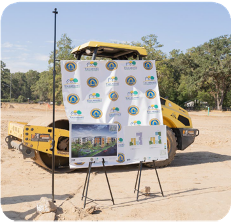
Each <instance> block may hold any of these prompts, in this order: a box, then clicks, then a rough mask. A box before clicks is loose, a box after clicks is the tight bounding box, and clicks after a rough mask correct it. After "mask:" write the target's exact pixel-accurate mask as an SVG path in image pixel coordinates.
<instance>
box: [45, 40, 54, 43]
mask: <svg viewBox="0 0 232 222" xmlns="http://www.w3.org/2000/svg"><path fill="white" fill-rule="evenodd" d="M46 42H48V43H54V41H51V40H48V41H46Z"/></svg>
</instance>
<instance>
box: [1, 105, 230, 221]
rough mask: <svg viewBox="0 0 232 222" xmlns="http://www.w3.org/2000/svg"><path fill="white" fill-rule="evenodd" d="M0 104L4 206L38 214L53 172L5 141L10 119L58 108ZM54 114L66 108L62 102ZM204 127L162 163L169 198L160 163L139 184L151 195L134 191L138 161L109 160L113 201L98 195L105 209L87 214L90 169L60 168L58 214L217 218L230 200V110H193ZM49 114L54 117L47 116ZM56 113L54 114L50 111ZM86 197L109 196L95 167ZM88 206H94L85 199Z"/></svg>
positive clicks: (19, 215) (17, 213) (15, 213)
mask: <svg viewBox="0 0 232 222" xmlns="http://www.w3.org/2000/svg"><path fill="white" fill-rule="evenodd" d="M12 105H13V107H10V106H9V104H2V108H1V198H2V199H1V207H2V210H3V212H4V214H5V215H6V216H7V217H9V218H10V219H12V220H37V219H39V216H38V215H37V213H36V205H37V202H38V201H39V199H40V198H41V197H49V198H51V173H50V172H48V171H46V170H44V169H43V168H41V167H39V166H38V165H36V164H35V163H34V162H33V160H31V159H23V156H22V155H21V154H20V153H19V152H18V151H13V150H8V149H7V146H6V143H5V141H4V139H5V137H6V136H7V123H8V121H22V122H23V121H25V122H29V121H30V120H32V119H34V118H36V117H38V116H44V115H46V114H47V115H48V116H49V114H51V113H52V111H51V109H49V108H47V111H46V106H45V105H22V104H21V105H19V104H12ZM56 115H57V116H59V115H65V113H64V108H63V107H57V111H56ZM190 115H191V118H192V121H193V126H194V127H195V128H198V129H199V130H200V135H199V136H198V137H197V138H196V140H195V142H194V144H192V145H191V146H190V147H188V148H187V149H186V150H185V151H178V152H177V155H176V157H175V159H174V161H173V162H172V163H171V165H170V166H169V167H166V168H162V169H158V173H159V176H160V180H161V183H162V187H163V191H164V195H165V197H162V196H161V194H160V192H159V186H158V183H157V179H156V175H155V171H154V169H150V168H146V167H144V168H143V171H142V181H141V188H144V187H145V186H150V187H151V192H152V193H155V196H153V197H145V196H140V198H139V201H138V202H137V201H136V195H135V194H134V192H133V188H134V183H135V179H136V173H137V167H138V165H137V164H135V165H128V166H116V167H107V171H108V177H109V180H110V184H111V188H112V192H113V195H114V199H115V205H112V202H111V201H96V202H94V203H92V204H89V206H90V205H93V204H95V203H96V204H98V205H99V206H100V210H98V211H97V212H96V213H95V214H86V213H84V212H83V210H82V209H81V208H82V206H83V202H82V201H81V200H80V198H81V193H82V189H83V183H84V179H85V176H86V169H82V170H76V171H74V172H72V173H68V174H56V175H55V200H56V201H57V202H56V205H57V206H58V210H57V212H56V219H57V220H80V219H82V220H94V221H96V220H219V219H221V218H223V217H224V216H226V214H227V213H228V211H229V209H230V203H231V183H230V181H231V113H230V112H211V113H210V116H207V112H204V111H201V112H191V113H190ZM49 118H51V117H49ZM51 120H52V118H51ZM90 179H91V181H90V187H89V193H88V196H89V197H91V198H93V199H108V198H110V194H109V191H108V188H107V183H106V180H105V175H104V174H103V172H102V170H101V168H95V169H93V173H92V174H91V178H90ZM87 206H88V205H87Z"/></svg>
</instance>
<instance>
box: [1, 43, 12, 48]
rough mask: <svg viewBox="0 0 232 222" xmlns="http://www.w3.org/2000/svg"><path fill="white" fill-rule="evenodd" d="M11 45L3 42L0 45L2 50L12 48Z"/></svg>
mask: <svg viewBox="0 0 232 222" xmlns="http://www.w3.org/2000/svg"><path fill="white" fill-rule="evenodd" d="M12 47H13V44H11V43H9V42H5V43H3V44H2V48H12Z"/></svg>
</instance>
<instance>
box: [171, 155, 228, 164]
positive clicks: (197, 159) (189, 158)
mask: <svg viewBox="0 0 232 222" xmlns="http://www.w3.org/2000/svg"><path fill="white" fill-rule="evenodd" d="M227 160H231V156H229V155H222V154H218V153H212V152H205V151H202V152H188V153H177V154H176V156H175V158H174V160H173V161H172V163H171V164H170V167H180V166H189V165H196V164H204V163H217V162H224V161H227Z"/></svg>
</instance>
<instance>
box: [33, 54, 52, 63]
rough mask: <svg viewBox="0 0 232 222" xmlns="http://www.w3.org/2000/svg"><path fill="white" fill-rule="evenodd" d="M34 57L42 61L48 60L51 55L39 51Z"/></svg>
mask: <svg viewBox="0 0 232 222" xmlns="http://www.w3.org/2000/svg"><path fill="white" fill-rule="evenodd" d="M34 59H35V60H40V61H48V60H49V56H48V55H42V54H39V53H37V54H35V55H34Z"/></svg>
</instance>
